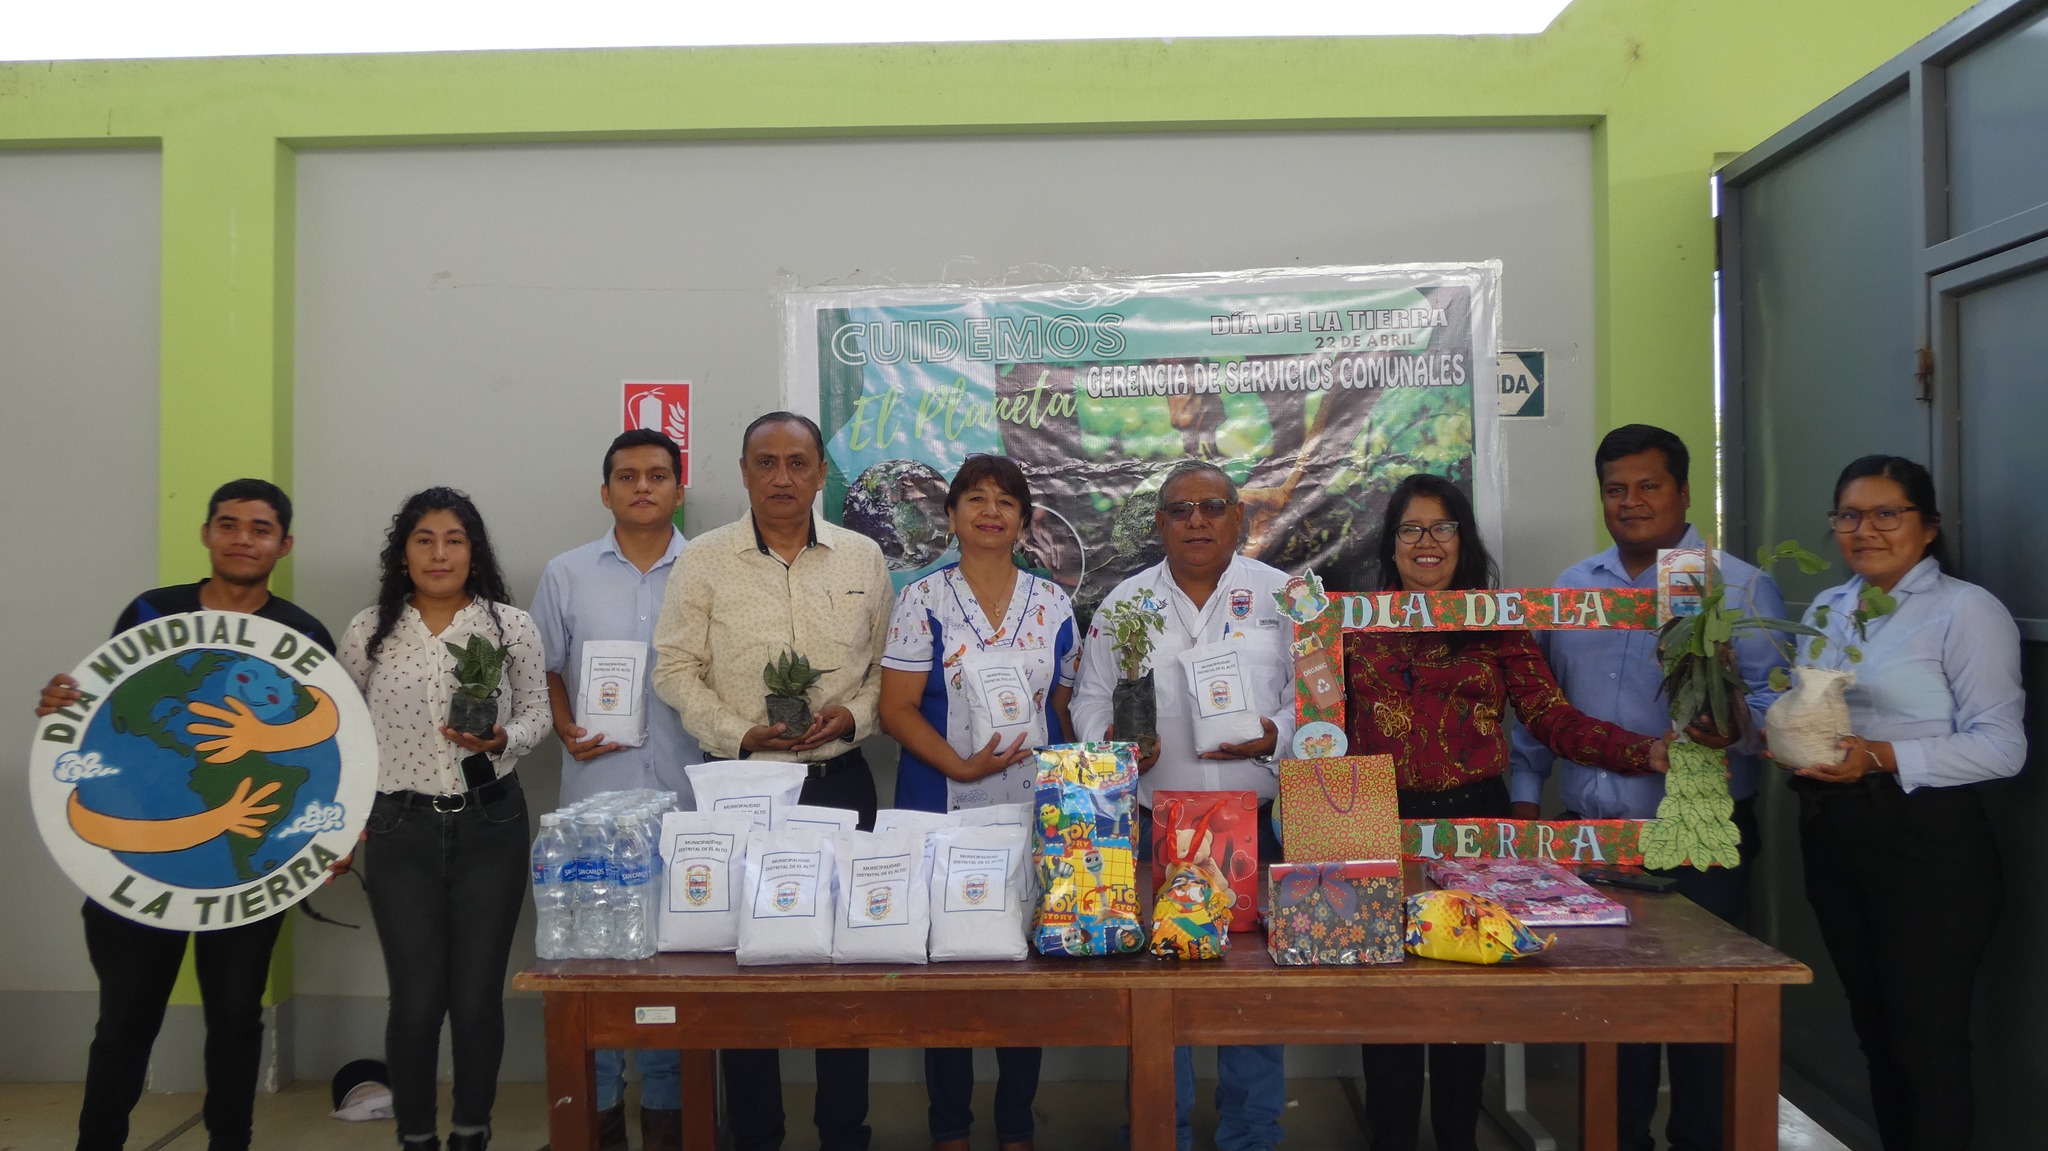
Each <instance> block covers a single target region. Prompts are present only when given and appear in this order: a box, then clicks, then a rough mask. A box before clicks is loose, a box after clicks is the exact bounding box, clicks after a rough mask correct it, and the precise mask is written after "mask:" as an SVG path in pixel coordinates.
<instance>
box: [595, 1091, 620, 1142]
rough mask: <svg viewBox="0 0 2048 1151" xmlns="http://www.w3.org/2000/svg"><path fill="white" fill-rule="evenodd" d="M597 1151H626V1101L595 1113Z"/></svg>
mask: <svg viewBox="0 0 2048 1151" xmlns="http://www.w3.org/2000/svg"><path fill="white" fill-rule="evenodd" d="M597 1151H626V1101H625V1100H623V1099H621V1100H619V1102H618V1104H617V1105H616V1106H614V1107H612V1108H611V1109H610V1110H608V1111H600V1112H598V1113H597Z"/></svg>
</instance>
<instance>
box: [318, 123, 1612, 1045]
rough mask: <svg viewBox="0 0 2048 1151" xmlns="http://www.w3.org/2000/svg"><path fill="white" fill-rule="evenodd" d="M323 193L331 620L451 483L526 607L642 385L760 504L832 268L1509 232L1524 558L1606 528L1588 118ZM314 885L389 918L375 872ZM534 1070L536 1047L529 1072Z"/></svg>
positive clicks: (442, 152) (1293, 249) (667, 162)
mask: <svg viewBox="0 0 2048 1151" xmlns="http://www.w3.org/2000/svg"><path fill="white" fill-rule="evenodd" d="M298 189H299V206H298V223H299V243H298V253H297V267H298V277H299V280H298V288H299V295H298V304H297V315H298V365H297V380H298V386H297V399H296V411H297V420H298V426H297V443H296V453H297V463H296V468H297V481H296V483H297V486H296V489H295V490H294V492H293V495H294V497H295V498H296V499H297V500H298V501H299V506H300V522H301V525H302V526H301V527H300V530H299V533H298V537H299V538H298V547H297V551H296V553H295V555H296V569H295V570H296V590H297V596H296V598H297V599H298V601H299V602H300V603H302V604H303V605H305V606H306V607H307V608H309V609H310V610H312V611H313V612H314V613H315V614H317V615H319V616H320V617H321V618H322V619H324V620H326V621H327V622H328V624H329V625H330V626H331V627H334V628H336V629H337V630H338V629H339V628H340V627H341V626H342V625H343V624H345V623H346V621H347V620H348V618H349V617H350V616H351V615H352V614H353V613H354V612H355V611H357V610H358V609H360V608H361V607H362V606H364V605H365V604H367V603H368V602H369V601H370V599H371V596H372V594H373V591H374V567H373V559H374V556H375V553H376V550H377V546H378V543H379V539H380V534H381V532H382V530H383V527H384V525H385V524H386V522H387V521H388V518H389V517H390V515H391V513H392V512H393V511H395V510H396V508H397V506H398V503H399V501H400V500H401V499H402V498H403V497H404V496H405V495H406V494H408V493H410V492H412V491H415V490H417V489H419V488H421V487H424V486H427V485H429V484H435V483H447V484H453V485H455V486H458V487H462V488H465V489H467V490H468V491H469V492H470V493H471V494H472V495H473V496H475V497H476V499H477V502H478V504H479V505H480V507H481V508H482V510H483V512H484V514H485V516H486V518H487V520H488V522H489V524H490V526H491V529H492V531H493V533H494V535H495V537H496V541H497V545H498V548H499V551H500V554H501V556H502V557H503V558H504V561H505V563H506V566H507V569H508V576H509V578H510V579H511V582H512V585H513V591H514V594H515V595H516V596H517V597H519V599H520V600H521V602H522V603H523V602H526V601H527V600H528V599H529V598H530V596H531V595H532V591H533V587H534V583H535V581H536V580H537V578H538V576H539V572H540V568H541V565H542V564H544V563H545V562H546V561H547V559H548V558H549V557H550V556H552V555H554V554H555V553H557V552H560V551H563V550H565V549H567V548H569V547H572V546H574V545H577V544H580V543H582V542H585V541H587V540H589V539H593V538H595V537H596V536H597V535H598V534H599V533H600V532H601V531H603V530H604V528H605V527H606V525H607V523H608V521H607V519H606V517H605V514H604V513H603V511H602V510H601V509H600V508H599V506H598V504H597V500H596V490H595V489H596V485H597V482H598V472H599V465H600V459H601V455H602V452H603V448H604V446H605V444H606V443H607V442H608V441H609V439H610V437H611V436H612V435H613V434H615V433H616V432H617V430H618V415H617V413H616V407H617V404H618V385H619V381H620V380H622V379H626V378H640V379H678V378H680V379H690V380H693V381H696V382H697V384H698V390H697V393H696V396H695V404H696V409H697V411H696V413H695V419H696V427H695V429H694V434H695V436H696V451H695V452H694V457H695V458H694V459H693V461H692V468H693V472H694V476H693V479H694V481H695V482H694V485H693V486H692V488H691V489H690V492H689V497H688V504H687V514H688V517H689V522H690V526H691V528H692V530H701V529H704V528H709V527H714V526H717V525H718V524H721V523H725V522H727V521H729V520H731V519H733V518H735V517H737V516H738V515H739V514H740V513H741V512H742V510H743V509H744V507H745V500H744V495H743V493H742V491H741V489H740V486H739V483H738V476H737V470H736V457H737V454H738V453H737V442H736V441H737V437H738V433H739V431H740V429H741V428H742V427H743V426H744V425H745V423H746V422H747V421H748V420H749V419H751V418H752V417H753V416H755V415H757V414H759V413H761V412H763V411H766V410H769V409H771V408H773V407H778V406H781V405H782V404H783V402H784V397H783V396H781V395H780V394H779V384H778V383H777V381H778V380H779V379H780V372H779V363H778V356H779V354H780V353H779V348H780V346H781V341H780V325H781V315H780V312H779V308H778V301H779V298H780V295H781V293H782V292H784V291H786V290H787V289H789V288H792V287H797V286H806V287H808V286H816V285H821V284H830V283H848V284H875V283H933V282H984V283H986V282H998V281H1000V282H1011V283H1015V282H1033V281H1042V280H1046V279H1061V278H1067V277H1068V276H1069V275H1070V274H1080V275H1086V274H1091V273H1092V274H1149V273H1161V272H1183V271H1208V270H1228V269H1235V268H1255V267H1287V266H1316V265H1329V264H1369V263H1388V262H1400V261H1428V260H1477V259H1487V258H1494V257H1498V258H1500V259H1502V260H1503V261H1504V262H1505V267H1506V276H1505V294H1504V300H1503V307H1502V315H1503V328H1502V343H1503V346H1505V347H1515V348H1519V347H1541V348H1547V349H1549V351H1550V352H1551V367H1550V382H1549V386H1548V388H1547V389H1546V390H1547V392H1548V393H1549V400H1550V407H1551V410H1552V412H1553V413H1554V414H1553V415H1552V416H1550V418H1548V419H1547V420H1544V421H1540V422H1525V423H1519V424H1516V425H1514V426H1511V427H1509V428H1508V429H1506V433H1505V435H1504V437H1503V442H1504V445H1505V451H1506V454H1507V461H1508V468H1507V481H1508V484H1509V485H1510V492H1509V499H1508V505H1507V509H1506V510H1507V517H1508V522H1509V524H1510V525H1511V526H1510V528H1509V530H1508V533H1507V540H1506V549H1505V550H1506V554H1507V561H1508V562H1507V570H1506V572H1505V573H1504V574H1505V576H1506V579H1507V581H1508V582H1510V583H1530V584H1540V583H1545V582H1548V581H1549V580H1550V579H1551V578H1552V577H1554V576H1555V574H1556V573H1557V572H1558V571H1559V570H1560V569H1562V568H1563V567H1565V566H1566V565H1567V564H1569V563H1571V562H1573V561H1575V560H1577V559H1579V558H1580V557H1581V556H1583V555H1585V554H1586V553H1588V552H1590V551H1592V550H1593V548H1594V547H1595V545H1596V541H1595V539H1594V535H1593V524H1594V522H1595V521H1594V518H1593V516H1592V514H1591V509H1592V506H1593V493H1592V484H1591V481H1590V479H1589V477H1588V474H1587V469H1588V466H1589V464H1588V461H1589V460H1590V458H1591V455H1592V448H1593V444H1594V442H1595V441H1594V429H1593V427H1592V424H1591V405H1592V395H1593V362H1592V348H1593V223H1592V149H1591V137H1590V133H1589V132H1587V131H1585V130H1564V129H1558V130H1525V131H1460V132H1377V133H1374V132H1329V133H1257V134H1233V135H1217V134H1193V133H1189V134H1163V135H1141V136H1086V137H1070V136H1033V137H1014V138H916V139H892V140H812V141H753V142H736V143H725V142H718V143H669V144H634V145H550V146H526V147H491V148H408V149H392V150H362V151H337V152H324V153H317V152H316V153H305V154H302V155H301V157H300V159H299V171H298ZM1602 542H1604V541H1602ZM558 762H559V760H558V752H557V751H556V750H555V747H554V745H553V744H549V745H548V746H547V747H546V748H544V749H543V751H542V752H541V753H539V754H537V755H536V756H535V757H533V759H532V760H530V761H529V762H528V765H527V766H526V768H525V769H524V771H523V774H524V775H525V777H526V779H527V781H528V791H529V795H530V796H531V797H532V799H533V802H534V806H535V809H536V810H545V807H544V806H543V805H544V804H548V803H550V802H551V801H552V799H553V796H554V793H555V790H556V780H557V778H558V771H557V766H556V765H557V763H558ZM883 774H885V775H886V772H885V773H883ZM883 787H884V793H885V794H886V788H887V782H886V779H885V780H884V781H883ZM319 903H320V905H321V906H322V909H323V910H324V911H326V912H327V913H329V914H332V915H336V916H339V917H342V918H347V919H350V920H351V921H352V922H362V923H367V922H368V911H367V907H366V906H365V905H364V904H363V902H362V900H361V898H360V896H359V895H358V894H357V893H355V892H354V891H352V890H350V891H338V892H331V893H329V894H324V895H322V896H321V897H320V899H319ZM301 928H302V930H300V932H299V937H298V938H299V942H298V988H299V992H300V995H301V1002H300V1004H299V1028H300V1033H301V1037H300V1040H299V1072H300V1074H302V1075H309V1076H310V1075H320V1074H325V1073H327V1070H331V1068H332V1066H334V1065H335V1064H336V1063H338V1062H340V1061H342V1060H345V1059H347V1058H352V1057H354V1055H360V1054H364V1053H367V1052H369V1051H374V1050H375V1036H376V1035H377V1034H378V1033H379V1029H380V1028H381V1025H382V1009H381V997H382V995H383V990H384V978H383V970H382V967H381V965H380V961H379V958H378V953H377V948H376V940H375V937H374V935H373V934H372V933H371V932H370V931H369V930H367V929H366V930H364V931H363V932H361V933H354V932H343V931H339V930H337V929H333V928H327V927H322V926H319V925H316V924H310V923H302V924H301ZM530 955H531V950H530V943H529V942H528V941H527V940H524V939H523V940H522V941H521V943H520V945H519V949H518V951H517V952H515V966H516V965H518V964H522V963H524V962H525V961H526V960H527V959H528V958H529V957H530ZM351 1003H353V1004H354V1006H351ZM535 1006H536V1005H535V1004H533V1003H531V1002H529V1003H526V1004H524V1005H523V1006H522V1005H515V1014H514V1022H513V1025H514V1027H515V1028H516V1029H521V1031H520V1033H522V1034H533V1035H537V1023H534V1022H532V1021H528V1020H527V1019H526V1016H527V1015H529V1014H530V1015H533V1016H535V1017H536V1018H537V1015H538V1012H537V1011H536V1010H534V1008H535ZM316 1016H317V1017H318V1018H319V1019H320V1020H322V1025H320V1026H315V1025H313V1024H312V1022H311V1021H312V1020H313V1019H314V1018H315V1017H316ZM316 1033H317V1034H318V1035H319V1036H320V1038H319V1039H318V1042H319V1043H320V1044H321V1045H322V1046H320V1047H319V1048H318V1049H315V1048H313V1047H310V1046H309V1044H311V1043H313V1042H314V1039H313V1036H314V1035H315V1034H316ZM352 1046H353V1047H354V1048H356V1049H355V1050H354V1051H353V1054H351V1053H350V1049H351V1047H352ZM538 1068H539V1055H538V1052H537V1051H522V1050H521V1049H520V1044H518V1043H514V1044H513V1045H512V1047H511V1050H510V1051H509V1052H508V1061H507V1065H506V1075H507V1077H508V1078H525V1077H531V1076H533V1075H537V1074H538ZM883 1073H884V1072H883V1071H882V1069H881V1065H880V1064H878V1069H877V1075H878V1076H880V1075H882V1074H883Z"/></svg>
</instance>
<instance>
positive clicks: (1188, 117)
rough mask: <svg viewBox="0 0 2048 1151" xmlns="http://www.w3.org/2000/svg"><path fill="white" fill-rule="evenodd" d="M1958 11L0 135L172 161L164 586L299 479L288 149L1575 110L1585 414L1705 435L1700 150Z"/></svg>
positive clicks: (78, 96) (1657, 22)
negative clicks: (256, 499) (1590, 220)
mask: <svg viewBox="0 0 2048 1151" xmlns="http://www.w3.org/2000/svg"><path fill="white" fill-rule="evenodd" d="M1964 7H1966V5H1964V4H1962V3H1960V2H1959V0H1854V2H1847V0H1827V2H1823V0H1793V2H1790V3H1787V2H1785V0H1718V2H1717V0H1694V2H1685V0H1578V2H1577V3H1575V4H1574V5H1572V7H1571V8H1569V9H1567V10H1566V12H1565V13H1564V14H1563V15H1562V16H1560V17H1559V18H1558V20H1557V21H1556V22H1555V23H1554V24H1553V25H1552V26H1551V28H1550V29H1549V30H1548V31H1546V32H1544V33H1543V34H1541V35H1538V36H1527V37H1412V38H1399V39H1370V40H1230V41H1215V40H1211V41H1199V40H1195V41H1180V42H1175V43H1162V42H1158V41H1118V42H1101V43H1069V44H1001V45H948V46H937V47H934V46H900V47H867V48H862V47H852V48H736V49H697V50H682V49H678V50H634V51H608V52H589V51H582V52H536V53H529V52H491V53H462V54H439V55H413V56H320V57H284V58H264V59H234V60H178V61H134V62H117V63H71V64H0V147H12V148H45V147H79V146H114V145H127V146H136V145H144V146H156V147H159V148H161V150H162V156H163V261H162V275H163V282H162V300H163V305H162V306H163V330H162V351H161V357H160V365H161V373H162V380H161V392H160V395H161V403H162V411H161V435H162V450H161V455H160V465H159V467H160V477H159V478H160V483H159V497H158V498H159V503H160V513H161V514H160V516H159V523H160V525H161V527H160V529H159V531H160V538H159V549H160V558H159V569H160V571H159V575H160V577H161V578H162V579H164V580H165V581H167V582H168V581H171V580H188V579H194V578H197V577H198V576H200V575H203V574H205V555H204V552H203V551H202V550H201V549H200V548H199V546H198V542H197V535H198V533H197V532H196V531H194V530H193V529H194V528H195V527H196V526H197V525H198V523H199V522H200V520H201V519H202V518H203V515H204V501H205V499H206V496H207V494H208V493H209V492H210V491H211V490H212V489H213V487H214V486H216V485H217V484H218V483H219V482H220V480H221V479H222V478H223V477H227V476H231V475H267V476H271V477H274V478H276V479H277V480H278V481H279V482H281V483H283V484H285V485H286V486H287V487H289V486H290V483H291V470H292V460H291V444H292V362H293V347H292V298H291V286H292V281H293V265H292V232H293V204H294V183H293V172H294V164H293V155H294V152H295V150H296V149H300V148H319V147H348V146H362V145H371V144H377V145H393V144H405V143H427V142H434V143H448V142H462V143H488V142H499V143H510V142H521V141H534V140H578V139H582V140H620V139H690V138H707V137H716V138H745V137H769V136H820V135H834V136H860V135H892V134H904V133H1019V132H1075V131H1103V132H1118V131H1159V130H1174V129H1208V130H1214V129H1243V130H1247V131H1256V130H1260V129H1275V128H1288V129H1302V128H1316V127H1333V128H1334V127H1346V128H1373V127H1379V128H1385V127H1423V128H1448V127H1460V126H1477V125H1489V126H1493V125H1511V124H1531V125H1557V124H1588V125H1592V126H1593V130H1594V145H1595V146H1594V156H1595V164H1596V165H1597V168H1598V170H1597V171H1596V172H1595V184H1594V187H1595V196H1596V212H1597V213H1598V217H1599V218H1598V219H1597V220H1596V221H1595V237H1596V244H1597V245H1598V246H1599V251H1598V253H1597V255H1596V267H1597V270H1598V281H1597V294H1596V301H1595V304H1596V317H1597V324H1598V348H1597V352H1598V355H1597V361H1598V365H1599V375H1598V381H1597V401H1596V402H1597V411H1596V413H1595V421H1596V423H1597V424H1598V425H1599V426H1601V427H1607V426H1611V425H1614V424H1617V423H1624V422H1628V421H1632V420H1645V421H1651V422H1655V423H1659V424H1663V425H1665V426H1668V427H1670V428H1672V429H1674V430H1676V431H1677V432H1679V433H1680V434H1681V435H1683V436H1684V437H1685V438H1686V439H1688V440H1689V441H1691V442H1693V443H1694V444H1705V443H1708V442H1711V441H1712V439H1713V400H1712V377H1711V371H1712V352H1711V348H1710V343H1709V341H1710V323H1709V321H1710V317H1711V314H1712V298H1711V273H1712V269H1713V234H1712V230H1711V228H1710V226H1709V221H1708V215H1707V212H1708V206H1707V176H1708V173H1709V171H1710V170H1711V168H1712V166H1713V162H1714V158H1715V156H1716V154H1717V153H1718V154H1727V153H1734V152H1740V151H1743V150H1745V149H1747V148H1749V147H1750V146H1752V145H1754V144H1756V143H1757V142H1759V141H1761V140H1763V139H1764V138H1765V137H1767V136H1769V135H1770V134H1771V133H1772V132H1774V131H1776V130H1777V129H1779V128H1781V127H1783V126H1784V125H1786V124H1788V123H1790V122H1791V121H1792V120H1793V119H1795V118H1797V117H1798V116H1799V115H1801V114H1802V113H1804V112H1806V111H1807V110H1808V109H1809V108H1811V107H1813V106H1814V105H1816V104H1818V103H1820V102H1821V101H1822V100H1824V99H1826V98H1827V97H1828V96H1831V95H1833V94H1834V93H1835V92H1837V91H1839V90H1840V89H1841V88H1843V87H1845V86H1846V85H1848V84H1849V83H1850V82H1852V81H1854V80H1855V79H1857V78H1858V77H1860V76H1862V75H1863V74H1864V73H1865V72H1868V71H1870V70H1871V69H1872V68H1874V67H1876V66H1877V65H1878V64H1880V63H1882V62H1883V61H1884V60H1886V59H1887V58H1889V57H1890V56H1892V55H1894V54H1896V53H1897V52H1899V51H1901V50H1903V49H1905V48H1906V47H1907V46H1909V45H1911V44H1912V43H1913V42H1915V41H1916V40H1918V39H1920V38H1921V37H1923V36H1925V35H1926V34H1927V33H1929V32H1931V31H1933V30H1934V29H1935V28H1936V27H1937V26H1939V25H1940V24H1941V23H1942V22H1943V21H1945V20H1947V19H1949V18H1951V17H1953V16H1954V15H1956V14H1957V13H1958V12H1960V11H1961V10H1962V9H1963V8H1964ZM1426 176H1427V177H1428V178H1437V177H1440V176H1441V174H1436V173H1431V174H1426ZM1705 478H1706V477H1704V476H1702V477H1701V479H1702V480H1703V481H1704V479H1705ZM1702 506H1704V500H1703V501H1702ZM1592 510H1593V509H1591V508H1590V507H1589V509H1588V514H1592ZM284 583H285V589H286V590H288V589H289V584H288V576H287V577H286V579H285V581H284ZM278 955H279V962H278V970H277V972H276V974H277V976H278V978H276V979H274V980H273V991H274V993H276V994H278V995H280V996H282V995H288V994H289V988H290V964H289V960H288V958H286V957H288V956H289V955H290V949H289V947H288V946H286V947H281V948H279V951H278ZM187 995H188V997H189V991H188V993H187ZM187 1001H189V998H188V999H187Z"/></svg>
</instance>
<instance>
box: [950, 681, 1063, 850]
mask: <svg viewBox="0 0 2048 1151" xmlns="http://www.w3.org/2000/svg"><path fill="white" fill-rule="evenodd" d="M1034 670H1036V671H1037V672H1038V673H1039V674H1041V675H1042V674H1044V669H1043V667H1042V665H1041V661H1039V660H1037V659H1036V658H1034V656H1033V655H1032V654H1031V653H1027V652H1019V651H1012V650H1009V649H1007V648H996V649H994V650H992V651H979V650H976V649H974V648H971V647H970V648H968V649H967V651H966V652H964V653H962V655H961V656H960V674H961V678H962V683H963V688H964V694H965V695H966V696H967V738H968V741H969V749H968V751H969V754H970V755H971V754H973V753H974V752H978V751H980V750H981V749H982V748H984V747H987V746H988V741H989V739H990V737H991V736H993V737H995V738H996V740H997V744H996V749H997V750H998V751H1007V750H1009V747H1010V745H1011V744H1013V743H1015V742H1017V737H1018V736H1020V735H1021V736H1023V737H1024V746H1025V747H1043V746H1045V744H1046V743H1047V742H1048V741H1049V738H1050V737H1049V736H1048V735H1047V734H1046V730H1045V696H1044V694H1043V693H1044V692H1045V691H1047V690H1049V689H1050V687H1051V684H1049V683H1048V684H1045V685H1043V686H1035V685H1034V684H1033V683H1032V679H1031V677H1032V674H1033V672H1034ZM1037 787H1038V765H1037V764H1036V763H1035V762H1033V761H1030V760H1026V761H1025V762H1023V763H1020V764H1017V765H1015V766H1012V767H1010V768H1008V769H1007V770H1004V771H1000V772H997V773H996V774H994V775H991V776H987V777H985V778H982V779H977V780H974V781H973V782H971V783H962V782H960V781H959V780H956V779H948V780H947V781H946V806H947V807H949V808H952V809H953V810H955V811H959V810H962V809H964V808H974V807H986V806H988V805H989V804H992V803H1020V802H1026V801H1029V800H1030V799H1031V798H1032V795H1033V793H1034V792H1035V791H1036V790H1037Z"/></svg>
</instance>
